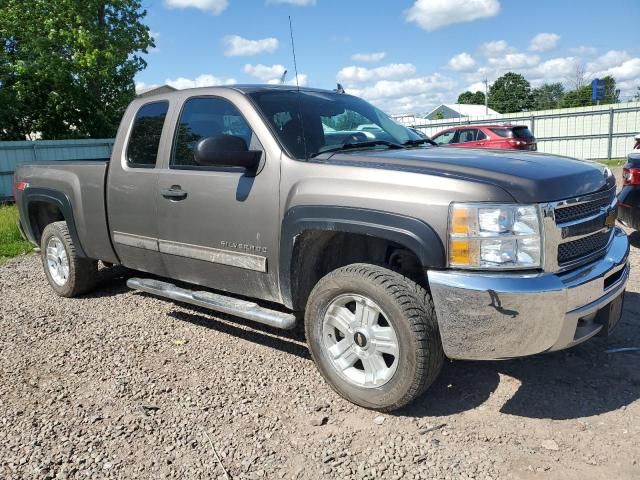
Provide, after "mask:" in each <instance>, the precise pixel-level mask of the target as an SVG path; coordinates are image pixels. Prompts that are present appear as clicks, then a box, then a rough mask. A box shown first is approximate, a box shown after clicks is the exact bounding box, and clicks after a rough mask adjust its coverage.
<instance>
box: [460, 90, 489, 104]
mask: <svg viewBox="0 0 640 480" xmlns="http://www.w3.org/2000/svg"><path fill="white" fill-rule="evenodd" d="M458 103H462V104H466V105H484V93H482V92H481V91H477V92H476V93H473V92H470V91H469V90H467V91H466V92H463V93H461V94H460V95H458Z"/></svg>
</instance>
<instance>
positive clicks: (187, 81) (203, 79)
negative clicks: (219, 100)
mask: <svg viewBox="0 0 640 480" xmlns="http://www.w3.org/2000/svg"><path fill="white" fill-rule="evenodd" d="M164 83H166V84H167V85H171V86H172V87H173V88H177V89H178V90H182V89H184V88H196V87H213V86H216V85H233V84H234V83H238V82H237V81H236V79H235V78H226V77H216V76H215V75H211V74H203V75H199V76H197V77H196V78H194V79H191V78H185V77H178V78H176V79H173V80H172V79H170V78H167V80H165V82H164Z"/></svg>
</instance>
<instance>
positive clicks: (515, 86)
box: [489, 72, 531, 113]
mask: <svg viewBox="0 0 640 480" xmlns="http://www.w3.org/2000/svg"><path fill="white" fill-rule="evenodd" d="M489 107H490V108H492V109H494V110H496V111H497V112H500V113H513V112H522V111H526V110H529V109H530V108H531V85H530V84H529V82H528V81H527V80H526V79H525V78H524V77H523V76H522V75H520V74H518V73H513V72H508V73H505V74H504V75H503V76H501V77H500V78H498V79H497V80H496V81H495V82H493V84H492V85H491V88H489Z"/></svg>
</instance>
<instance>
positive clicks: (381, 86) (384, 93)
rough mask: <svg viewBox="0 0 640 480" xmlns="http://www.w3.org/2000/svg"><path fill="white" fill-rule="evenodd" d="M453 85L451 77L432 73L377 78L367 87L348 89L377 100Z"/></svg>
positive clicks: (446, 87)
mask: <svg viewBox="0 0 640 480" xmlns="http://www.w3.org/2000/svg"><path fill="white" fill-rule="evenodd" d="M453 86H454V83H453V81H452V80H451V79H449V78H447V77H444V76H442V75H440V74H438V73H434V74H433V75H428V76H424V77H414V78H405V79H403V80H379V81H377V82H376V83H375V84H374V85H372V86H369V87H365V88H360V89H348V90H349V91H350V92H358V94H360V95H361V96H363V97H365V98H368V99H371V100H378V99H389V98H403V97H408V96H410V95H418V94H423V93H428V92H432V91H436V90H446V89H449V88H451V87H453Z"/></svg>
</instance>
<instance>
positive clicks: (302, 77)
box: [267, 73, 309, 87]
mask: <svg viewBox="0 0 640 480" xmlns="http://www.w3.org/2000/svg"><path fill="white" fill-rule="evenodd" d="M308 82H309V78H308V77H307V74H306V73H299V74H298V82H297V83H296V76H295V75H294V76H293V78H291V79H289V80H285V82H284V84H285V85H292V86H296V85H299V86H301V87H306V86H307V84H308ZM267 83H268V84H271V85H279V84H280V78H272V79H271V80H269V81H267Z"/></svg>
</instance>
